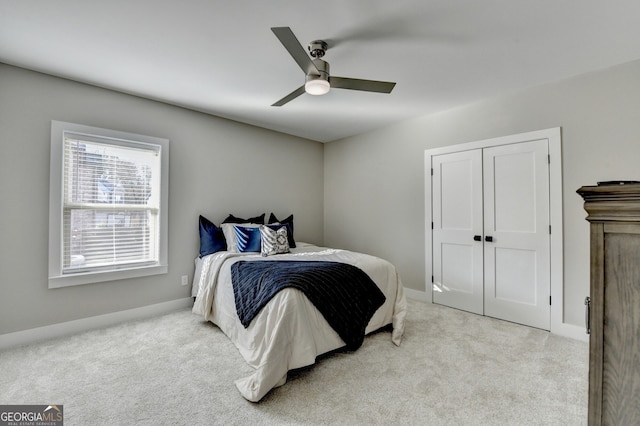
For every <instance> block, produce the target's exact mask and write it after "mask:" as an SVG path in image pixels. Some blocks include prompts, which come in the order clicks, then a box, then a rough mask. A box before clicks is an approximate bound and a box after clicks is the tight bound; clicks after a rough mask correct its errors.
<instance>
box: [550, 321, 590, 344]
mask: <svg viewBox="0 0 640 426" xmlns="http://www.w3.org/2000/svg"><path fill="white" fill-rule="evenodd" d="M585 330H586V329H585V328H584V327H580V326H578V325H572V324H567V323H563V324H559V325H558V326H555V327H554V326H552V327H551V333H553V334H557V335H558V336H563V337H569V338H571V339H575V340H581V341H583V342H588V341H589V335H588V334H587V333H586V331H585Z"/></svg>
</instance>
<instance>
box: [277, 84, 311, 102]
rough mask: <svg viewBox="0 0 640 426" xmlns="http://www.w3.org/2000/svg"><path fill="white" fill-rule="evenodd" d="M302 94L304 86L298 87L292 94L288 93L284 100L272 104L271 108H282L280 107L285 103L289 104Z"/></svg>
mask: <svg viewBox="0 0 640 426" xmlns="http://www.w3.org/2000/svg"><path fill="white" fill-rule="evenodd" d="M303 93H304V84H303V85H302V86H300V87H298V88H297V89H296V90H294V91H293V92H291V93H289V94H288V95H287V96H285V97H284V98H282V99H280V100H279V101H278V102H276V103H274V104H272V105H271V106H277V107H279V106H282V105H284V104H286V103H287V102H290V101H292V100H294V99H295V98H297V97H298V96H300V95H302V94H303Z"/></svg>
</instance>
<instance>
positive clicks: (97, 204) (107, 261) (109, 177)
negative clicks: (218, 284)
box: [62, 133, 161, 274]
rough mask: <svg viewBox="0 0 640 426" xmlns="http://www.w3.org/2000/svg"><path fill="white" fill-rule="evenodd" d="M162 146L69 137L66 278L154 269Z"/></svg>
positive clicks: (66, 140)
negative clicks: (69, 276) (124, 269)
mask: <svg viewBox="0 0 640 426" xmlns="http://www.w3.org/2000/svg"><path fill="white" fill-rule="evenodd" d="M160 153H161V147H160V145H154V144H147V143H140V142H134V141H123V140H117V139H108V138H101V137H93V136H90V135H80V134H74V133H65V136H64V166H63V176H64V179H63V191H62V192H63V211H62V222H63V223H62V233H63V235H62V244H63V249H62V273H63V274H73V273H79V272H92V271H100V270H105V269H108V270H113V269H119V268H130V267H139V266H144V265H146V264H148V265H154V264H157V263H158V262H159V253H160V244H159V238H160V229H159V224H160V221H159V214H160V192H161V191H160V178H159V177H160V170H161V169H160V167H161V164H160Z"/></svg>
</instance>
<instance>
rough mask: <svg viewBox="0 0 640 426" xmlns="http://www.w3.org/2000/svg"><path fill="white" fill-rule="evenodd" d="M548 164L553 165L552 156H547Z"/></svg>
mask: <svg viewBox="0 0 640 426" xmlns="http://www.w3.org/2000/svg"><path fill="white" fill-rule="evenodd" d="M547 163H549V164H551V154H547Z"/></svg>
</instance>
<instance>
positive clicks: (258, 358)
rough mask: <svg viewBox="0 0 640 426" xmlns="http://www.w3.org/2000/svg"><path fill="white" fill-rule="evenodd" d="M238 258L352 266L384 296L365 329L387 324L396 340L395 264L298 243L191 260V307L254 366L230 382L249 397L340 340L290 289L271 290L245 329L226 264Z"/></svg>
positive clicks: (399, 310) (400, 293)
mask: <svg viewBox="0 0 640 426" xmlns="http://www.w3.org/2000/svg"><path fill="white" fill-rule="evenodd" d="M238 260H248V261H251V260H322V261H333V262H342V263H349V264H351V265H354V266H357V267H358V268H360V269H362V270H363V271H365V272H366V273H367V274H368V275H369V277H371V279H372V280H373V281H374V282H375V283H376V284H377V285H378V287H380V289H381V290H382V292H383V293H384V295H385V297H386V301H385V303H384V304H383V305H382V306H381V307H380V308H379V309H378V310H377V311H376V313H375V314H374V315H373V317H372V318H371V321H369V324H368V326H367V328H366V333H370V332H372V331H375V330H377V329H379V328H380V327H383V326H385V325H388V324H392V325H393V332H392V333H391V340H392V341H393V343H394V344H396V345H400V341H401V339H402V335H403V333H404V320H405V316H406V309H407V302H406V299H405V296H404V290H403V287H402V283H401V281H400V278H399V276H398V274H397V272H396V269H395V267H394V266H393V265H392V264H391V263H389V262H387V261H386V260H383V259H380V258H377V257H374V256H370V255H366V254H362V253H355V252H351V251H347V250H337V249H329V248H323V247H318V246H314V245H310V244H305V243H298V248H296V249H293V250H292V253H290V254H283V255H277V256H270V257H267V258H265V257H262V256H260V254H244V253H230V252H226V251H223V252H218V253H214V254H211V255H209V256H205V257H203V258H201V259H197V260H196V273H195V276H194V280H193V290H192V293H193V294H194V296H196V300H195V303H194V306H193V312H194V313H196V314H199V315H202V316H203V317H204V318H205V319H206V320H209V321H211V322H213V323H214V324H216V325H217V326H218V327H219V328H220V329H221V330H222V331H223V332H224V333H225V334H226V335H227V336H228V337H229V338H230V339H231V341H232V342H233V343H234V344H235V345H236V347H237V348H238V350H239V351H240V354H241V355H242V357H243V358H244V359H245V361H246V362H247V363H248V364H249V365H250V366H252V367H253V368H255V371H254V373H253V374H251V375H250V376H249V377H244V378H241V379H238V380H236V382H235V384H236V386H237V388H238V390H239V391H240V393H241V394H242V396H244V397H245V398H246V399H248V400H249V401H254V402H255V401H259V400H260V399H262V397H263V396H264V395H266V394H267V392H269V390H271V389H272V388H274V387H277V386H281V385H283V384H284V383H285V382H286V380H287V371H289V370H292V369H295V368H300V367H304V366H307V365H311V364H313V363H314V362H315V359H316V357H317V356H318V355H321V354H323V353H326V352H329V351H332V350H334V349H338V348H341V347H343V346H344V345H345V344H344V342H343V341H342V339H341V338H340V337H339V336H338V334H337V333H336V332H335V331H334V330H333V329H332V328H331V326H330V325H329V324H328V323H327V321H326V320H325V319H324V317H323V316H322V314H321V313H320V312H319V311H318V310H317V309H316V308H315V307H314V306H313V304H311V302H310V301H309V300H308V299H307V298H306V296H304V294H303V293H302V292H300V291H299V290H296V289H293V288H287V289H285V290H282V291H280V292H279V293H277V294H276V295H275V296H274V298H273V299H272V300H271V301H270V302H269V303H268V304H267V305H266V306H265V307H264V308H263V309H262V310H261V311H260V313H259V314H258V315H257V316H256V317H255V318H254V320H253V322H252V323H251V325H250V326H249V327H248V328H246V329H245V328H244V326H243V325H242V324H241V323H240V320H239V318H238V314H237V312H236V307H235V301H234V295H233V287H232V285H231V265H232V264H233V263H235V262H237V261H238Z"/></svg>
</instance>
